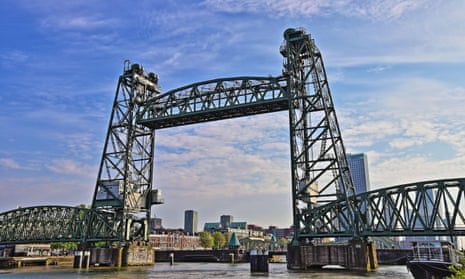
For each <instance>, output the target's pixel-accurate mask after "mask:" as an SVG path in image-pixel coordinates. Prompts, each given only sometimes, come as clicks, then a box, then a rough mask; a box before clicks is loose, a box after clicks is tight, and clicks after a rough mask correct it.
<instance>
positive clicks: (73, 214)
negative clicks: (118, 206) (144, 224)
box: [0, 205, 120, 243]
mask: <svg viewBox="0 0 465 279" xmlns="http://www.w3.org/2000/svg"><path fill="white" fill-rule="evenodd" d="M115 217H116V216H115V215H114V214H112V213H104V212H97V211H95V210H91V209H87V208H79V207H69V206H51V205H49V206H38V207H26V208H19V209H14V210H10V211H7V212H4V213H2V214H0V243H40V242H46V243H48V242H57V241H60V242H64V241H75V242H96V241H102V240H105V241H117V240H119V239H120V238H119V232H118V231H117V230H115V228H117V226H116V222H117V221H118V220H117V219H116V218H115Z"/></svg>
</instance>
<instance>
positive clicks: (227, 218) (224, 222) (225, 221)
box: [220, 215, 234, 229]
mask: <svg viewBox="0 0 465 279" xmlns="http://www.w3.org/2000/svg"><path fill="white" fill-rule="evenodd" d="M232 222H234V217H233V216H232V215H221V216H220V223H221V227H222V228H223V229H228V228H230V227H231V223H232Z"/></svg>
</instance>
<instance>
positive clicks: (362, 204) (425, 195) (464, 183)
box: [302, 178, 465, 238]
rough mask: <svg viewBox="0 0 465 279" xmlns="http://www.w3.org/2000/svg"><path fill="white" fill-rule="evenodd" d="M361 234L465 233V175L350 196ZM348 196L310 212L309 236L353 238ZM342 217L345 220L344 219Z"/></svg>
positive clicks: (307, 229) (306, 231)
mask: <svg viewBox="0 0 465 279" xmlns="http://www.w3.org/2000/svg"><path fill="white" fill-rule="evenodd" d="M350 200H351V201H352V203H353V204H354V205H355V206H356V207H357V208H359V209H360V211H361V216H362V218H361V222H360V223H357V224H356V225H357V228H358V230H359V231H360V236H363V237H366V236H448V237H450V236H453V235H465V212H464V211H463V209H464V208H465V178H459V179H447V180H435V181H425V182H417V183H411V184H404V185H399V186H392V187H388V188H381V189H377V190H374V191H370V192H366V193H362V194H359V195H356V196H352V197H350ZM348 214H349V210H348V208H347V203H346V201H345V200H344V199H339V200H336V201H334V202H332V203H328V204H326V205H325V206H321V207H319V208H317V209H315V210H313V211H310V210H309V211H307V215H305V216H306V217H308V218H309V219H307V220H302V222H304V223H306V224H309V225H308V227H305V228H304V230H305V231H304V233H305V236H306V237H309V238H311V237H331V236H332V237H350V236H351V234H350V233H348V232H350V224H349V220H350V218H349V216H348ZM341 220H342V222H341Z"/></svg>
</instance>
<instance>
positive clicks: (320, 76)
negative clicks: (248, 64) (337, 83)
mask: <svg viewBox="0 0 465 279" xmlns="http://www.w3.org/2000/svg"><path fill="white" fill-rule="evenodd" d="M284 39H285V41H284V44H283V45H282V46H281V54H282V55H283V56H284V69H283V70H284V74H285V76H286V77H287V79H288V86H287V87H288V91H289V123H290V135H291V141H290V146H291V165H292V167H291V169H292V195H293V196H292V199H293V203H294V204H293V212H294V227H295V236H294V244H297V243H298V242H299V241H301V240H303V239H310V238H313V237H315V236H316V235H317V234H318V233H317V232H318V231H319V230H320V228H321V226H323V225H325V226H329V227H331V228H333V229H336V228H334V227H337V230H343V231H344V232H346V233H347V234H349V235H351V236H352V237H358V236H359V231H358V228H357V227H356V226H355V224H356V223H357V222H359V218H360V212H359V208H354V204H353V202H352V201H351V200H350V199H349V197H350V196H353V195H354V194H355V191H354V186H353V183H352V178H351V175H350V171H349V165H348V162H347V158H346V154H345V148H344V144H343V140H342V136H341V132H340V129H339V124H338V121H337V117H336V111H335V109H334V103H333V100H332V97H331V93H330V89H329V84H328V79H327V76H326V71H325V68H324V65H323V59H322V56H321V53H320V51H319V49H318V48H317V47H316V45H315V43H314V40H313V39H312V38H311V37H310V35H309V34H306V33H305V31H304V30H302V29H288V30H286V31H285V32H284ZM335 200H338V201H339V203H340V205H341V206H342V207H344V209H345V210H344V211H339V212H337V215H336V216H337V217H336V218H337V219H338V221H337V222H332V223H329V224H322V223H321V220H319V219H318V216H319V208H320V207H322V206H324V205H325V204H327V203H330V202H334V201H335ZM337 211H338V210H337Z"/></svg>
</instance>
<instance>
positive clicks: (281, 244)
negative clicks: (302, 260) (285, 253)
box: [278, 237, 289, 250]
mask: <svg viewBox="0 0 465 279" xmlns="http://www.w3.org/2000/svg"><path fill="white" fill-rule="evenodd" d="M287 244H289V240H288V239H287V238H285V237H282V238H281V239H280V240H278V245H279V247H280V248H281V250H284V249H285V248H286V246H287Z"/></svg>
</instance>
